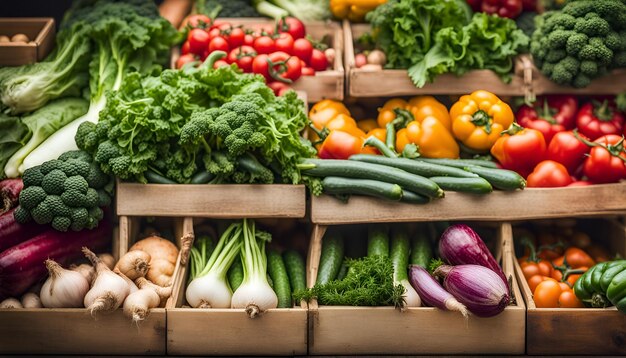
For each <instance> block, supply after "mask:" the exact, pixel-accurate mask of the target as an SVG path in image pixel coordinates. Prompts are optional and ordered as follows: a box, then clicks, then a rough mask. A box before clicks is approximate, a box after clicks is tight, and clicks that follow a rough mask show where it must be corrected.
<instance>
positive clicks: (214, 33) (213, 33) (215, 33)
mask: <svg viewBox="0 0 626 358" xmlns="http://www.w3.org/2000/svg"><path fill="white" fill-rule="evenodd" d="M218 36H222V30H220V29H218V28H217V27H216V28H213V29H211V30H209V39H210V40H213V39H214V38H216V37H218Z"/></svg>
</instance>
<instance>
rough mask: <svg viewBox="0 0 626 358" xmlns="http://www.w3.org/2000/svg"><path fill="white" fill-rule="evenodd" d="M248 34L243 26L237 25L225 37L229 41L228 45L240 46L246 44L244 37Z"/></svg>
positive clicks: (232, 46)
mask: <svg viewBox="0 0 626 358" xmlns="http://www.w3.org/2000/svg"><path fill="white" fill-rule="evenodd" d="M245 36H246V32H245V31H243V29H242V28H241V27H235V28H233V29H232V30H230V32H229V33H227V34H226V35H225V36H224V37H225V38H226V41H228V45H229V46H230V48H235V47H239V46H241V45H243V44H244V38H245Z"/></svg>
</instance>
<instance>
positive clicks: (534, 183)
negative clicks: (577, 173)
mask: <svg viewBox="0 0 626 358" xmlns="http://www.w3.org/2000/svg"><path fill="white" fill-rule="evenodd" d="M573 182H574V180H573V179H572V177H571V176H570V175H569V172H568V171H567V168H565V166H563V165H562V164H560V163H557V162H555V161H553V160H544V161H543V162H541V163H539V164H537V166H536V167H535V170H533V172H532V173H530V175H529V176H528V180H527V184H528V187H530V188H554V187H561V186H568V185H570V184H572V183H573Z"/></svg>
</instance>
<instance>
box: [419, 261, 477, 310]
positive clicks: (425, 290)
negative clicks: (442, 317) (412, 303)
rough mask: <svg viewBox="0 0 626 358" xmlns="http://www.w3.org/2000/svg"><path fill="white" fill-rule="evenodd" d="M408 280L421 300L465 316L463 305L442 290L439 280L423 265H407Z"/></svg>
mask: <svg viewBox="0 0 626 358" xmlns="http://www.w3.org/2000/svg"><path fill="white" fill-rule="evenodd" d="M409 282H410V283H411V286H413V288H414V289H415V291H416V292H417V294H418V295H419V296H420V298H421V299H422V302H424V303H426V304H427V305H429V306H433V307H437V308H439V309H442V310H446V311H459V312H461V314H462V315H463V316H464V317H466V318H467V316H468V313H467V308H466V307H465V305H463V304H462V303H460V302H459V301H458V300H457V299H455V298H454V297H453V296H452V295H451V294H450V293H449V292H447V291H446V290H444V289H443V287H441V285H440V284H439V282H437V280H435V279H434V278H433V277H432V276H431V275H430V274H429V273H428V271H426V270H425V269H424V268H423V267H421V266H418V265H410V266H409Z"/></svg>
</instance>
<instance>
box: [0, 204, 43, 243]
mask: <svg viewBox="0 0 626 358" xmlns="http://www.w3.org/2000/svg"><path fill="white" fill-rule="evenodd" d="M14 211H15V209H11V210H9V211H8V212H6V213H4V214H2V215H0V252H2V251H4V250H6V249H8V248H10V247H11V246H15V245H17V244H19V243H22V242H24V241H26V240H28V239H31V238H33V237H35V236H36V235H39V234H41V233H42V232H44V231H45V230H46V229H48V228H49V227H48V226H46V225H36V224H32V223H31V224H30V225H24V224H20V223H18V222H17V221H15V217H14V216H13V212H14Z"/></svg>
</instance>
